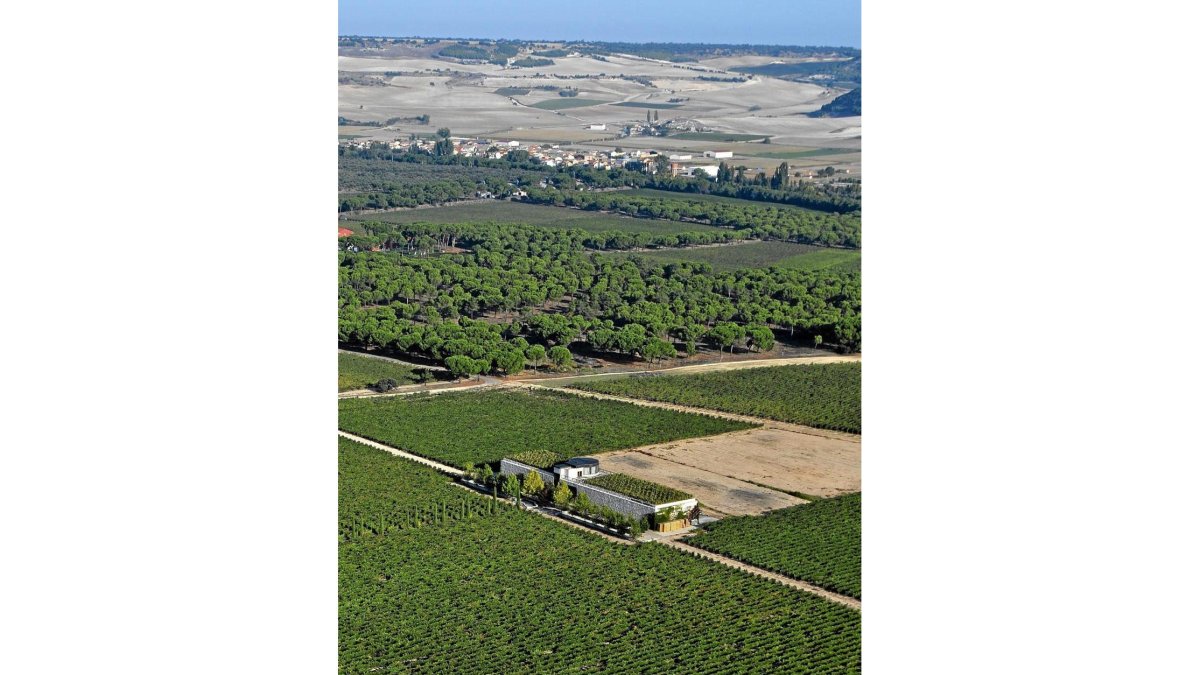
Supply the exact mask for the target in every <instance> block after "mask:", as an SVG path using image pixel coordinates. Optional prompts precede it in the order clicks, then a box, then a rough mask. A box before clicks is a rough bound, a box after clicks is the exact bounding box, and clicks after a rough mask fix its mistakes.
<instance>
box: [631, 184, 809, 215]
mask: <svg viewBox="0 0 1200 675" xmlns="http://www.w3.org/2000/svg"><path fill="white" fill-rule="evenodd" d="M621 195H622V196H630V197H655V198H658V199H682V200H686V201H692V202H718V203H721V204H732V205H734V206H750V207H769V208H774V209H783V210H795V211H805V212H808V213H820V211H813V210H812V209H806V208H804V207H803V206H793V205H792V204H777V203H774V202H757V201H754V200H752V199H738V198H737V197H726V196H725V195H702V194H700V193H698V192H672V191H670V190H655V189H654V188H636V189H633V190H626V191H623V192H621Z"/></svg>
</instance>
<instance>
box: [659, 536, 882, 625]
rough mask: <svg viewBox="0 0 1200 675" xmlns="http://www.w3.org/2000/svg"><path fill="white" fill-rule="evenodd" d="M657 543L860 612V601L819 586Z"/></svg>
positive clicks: (688, 548)
mask: <svg viewBox="0 0 1200 675" xmlns="http://www.w3.org/2000/svg"><path fill="white" fill-rule="evenodd" d="M658 543H660V544H662V545H663V546H670V547H671V548H674V549H678V550H680V551H683V552H685V553H691V554H693V555H697V556H700V557H701V558H706V559H708V560H711V561H713V562H717V563H721V564H722V565H725V566H726V567H732V568H734V569H739V570H742V571H743V572H749V573H750V574H753V575H755V576H760V577H764V578H766V579H771V580H773V581H778V582H779V583H781V584H783V585H784V586H790V587H792V588H795V589H797V590H801V591H805V592H806V593H812V594H813V595H819V596H821V597H822V598H824V599H826V600H829V601H830V602H836V603H838V604H839V605H845V606H847V607H850V608H853V609H857V610H859V611H862V601H861V600H856V599H854V598H851V597H848V596H845V595H840V594H838V593H834V592H832V591H827V590H825V589H824V588H821V587H819V586H814V585H812V584H810V583H808V582H807V581H800V580H799V579H792V578H791V577H785V576H783V575H782V574H776V573H774V572H768V571H767V570H764V569H762V568H761V567H755V566H753V565H747V564H746V563H744V562H739V561H737V560H734V559H733V558H726V557H725V556H723V555H721V554H719V553H713V552H712V551H705V550H704V549H700V548H696V547H695V546H688V545H687V544H685V543H683V542H681V541H679V540H677V539H660V540H659V541H658Z"/></svg>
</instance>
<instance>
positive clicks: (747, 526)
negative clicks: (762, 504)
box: [686, 493, 862, 600]
mask: <svg viewBox="0 0 1200 675" xmlns="http://www.w3.org/2000/svg"><path fill="white" fill-rule="evenodd" d="M704 530H705V531H704V532H703V533H701V534H698V535H696V536H694V537H690V538H688V539H687V540H686V541H687V543H689V544H691V545H693V546H697V547H699V548H703V549H706V550H709V551H713V552H714V553H720V554H722V555H726V556H729V557H730V558H734V559H735V560H740V561H742V562H745V563H748V564H751V565H754V566H756V567H761V568H763V569H765V570H770V571H772V572H777V573H779V574H783V575H785V576H789V577H792V578H794V579H800V580H801V581H808V582H810V583H813V584H816V585H818V586H820V587H821V588H825V589H828V590H831V591H834V592H836V593H841V594H843V595H849V596H851V597H854V598H858V599H860V600H861V599H862V493H855V494H849V495H845V496H842V497H835V498H833V499H823V500H820V501H817V502H813V503H811V504H803V505H801V506H793V507H791V508H787V509H782V510H779V511H772V512H771V513H768V514H766V515H762V516H746V517H741V518H726V519H724V520H720V521H718V522H716V523H712V524H710V525H708V526H706V527H705V528H704Z"/></svg>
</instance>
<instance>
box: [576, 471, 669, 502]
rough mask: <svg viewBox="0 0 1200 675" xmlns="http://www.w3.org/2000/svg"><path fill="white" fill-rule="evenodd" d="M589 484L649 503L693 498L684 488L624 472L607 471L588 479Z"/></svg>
mask: <svg viewBox="0 0 1200 675" xmlns="http://www.w3.org/2000/svg"><path fill="white" fill-rule="evenodd" d="M587 484H588V485H595V486H597V487H602V488H604V489H606V490H612V491H613V492H617V493H620V494H623V495H626V496H628V497H633V498H634V499H640V500H641V501H643V502H646V503H647V504H666V503H668V502H678V501H682V500H684V499H691V497H692V495H690V494H688V493H686V492H684V491H683V490H676V489H675V488H669V487H667V486H665V485H659V484H658V483H652V482H650V481H648V480H642V479H641V478H634V477H633V476H628V475H626V474H623V473H606V474H603V475H600V476H597V477H595V478H591V479H588V481H587Z"/></svg>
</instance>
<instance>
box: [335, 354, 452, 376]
mask: <svg viewBox="0 0 1200 675" xmlns="http://www.w3.org/2000/svg"><path fill="white" fill-rule="evenodd" d="M338 353H339V354H356V355H358V356H365V357H367V358H368V359H379V360H380V361H391V362H392V363H399V364H400V365H402V366H408V367H409V368H424V369H426V370H433V371H445V370H446V368H445V366H429V365H425V364H423V363H413V362H412V361H405V360H403V359H397V358H393V357H391V356H383V355H381V354H372V353H370V352H358V351H354V350H353V349H338Z"/></svg>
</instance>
